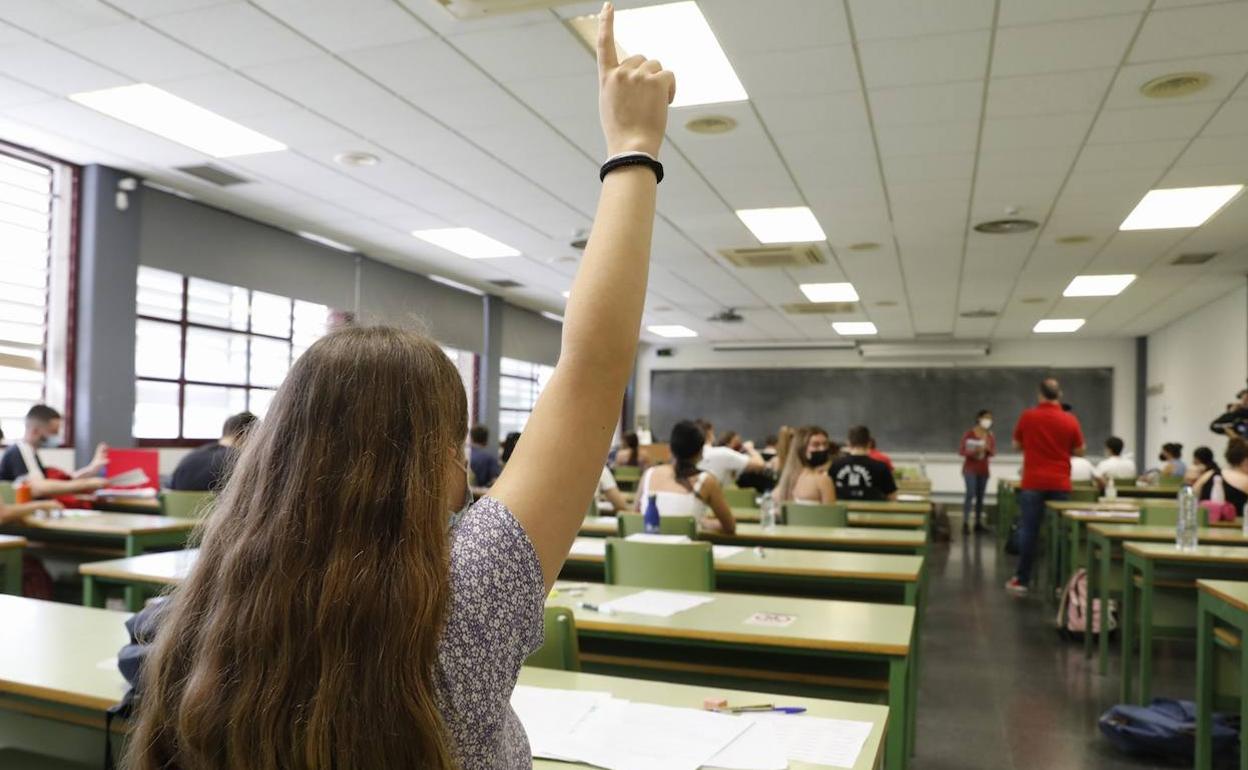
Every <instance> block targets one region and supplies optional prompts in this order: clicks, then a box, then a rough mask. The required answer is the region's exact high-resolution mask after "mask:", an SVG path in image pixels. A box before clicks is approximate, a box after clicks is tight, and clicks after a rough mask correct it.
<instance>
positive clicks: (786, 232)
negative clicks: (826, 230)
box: [737, 206, 828, 244]
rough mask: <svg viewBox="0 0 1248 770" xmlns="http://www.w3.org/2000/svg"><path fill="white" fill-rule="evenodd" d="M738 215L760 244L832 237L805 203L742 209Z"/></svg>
mask: <svg viewBox="0 0 1248 770" xmlns="http://www.w3.org/2000/svg"><path fill="white" fill-rule="evenodd" d="M737 217H738V218H740V220H741V221H742V222H744V223H745V226H746V227H748V228H750V232H751V233H754V237H755V238H757V239H758V241H759V243H769V244H770V243H814V242H815V241H826V240H827V239H828V236H826V235H824V234H823V228H822V227H820V226H819V220H817V219H815V214H814V212H812V211H811V210H810V209H808V208H806V207H805V206H793V207H789V208H775V209H741V210H739V211H737Z"/></svg>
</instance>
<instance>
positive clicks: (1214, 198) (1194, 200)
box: [1118, 184, 1244, 230]
mask: <svg viewBox="0 0 1248 770" xmlns="http://www.w3.org/2000/svg"><path fill="white" fill-rule="evenodd" d="M1243 189H1244V186H1243V185H1242V184H1224V185H1217V186H1215V187H1172V188H1169V189H1166V190H1149V191H1148V192H1147V193H1146V194H1145V195H1144V197H1143V198H1141V199H1140V202H1139V203H1137V204H1136V205H1135V209H1133V210H1132V211H1131V213H1130V214H1128V215H1127V218H1126V219H1124V220H1122V224H1121V225H1118V229H1119V230H1168V229H1172V228H1178V227H1200V226H1201V225H1203V224H1204V223H1205V222H1207V221H1209V219H1210V218H1212V217H1213V215H1214V214H1217V213H1218V211H1219V210H1221V208H1222V207H1223V206H1225V205H1226V204H1228V203H1230V202H1231V200H1232V199H1233V198H1234V197H1235V196H1236V195H1239V193H1240V191H1241V190H1243Z"/></svg>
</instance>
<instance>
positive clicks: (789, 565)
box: [84, 537, 923, 583]
mask: <svg viewBox="0 0 1248 770" xmlns="http://www.w3.org/2000/svg"><path fill="white" fill-rule="evenodd" d="M576 540H577V542H578V543H589V544H593V543H605V541H604V540H602V539H601V538H595V537H578V538H577V539H576ZM183 553H185V552H183ZM160 555H162V556H163V555H164V554H160ZM142 558H145V557H142V556H140V557H137V558H135V559H120V560H118V561H116V562H102V563H101V564H119V565H120V564H122V563H124V562H134V561H137V560H138V559H142ZM605 560H606V557H605V556H604V555H602V554H599V553H592V554H590V553H576V552H575V551H574V552H573V553H571V554H569V555H568V561H569V562H570V563H573V564H576V563H581V564H601V563H603V562H604V561H605ZM85 566H96V565H84V567H85ZM715 571H716V572H727V573H735V574H749V573H753V574H762V575H795V576H804V577H812V578H839V579H843V580H886V581H894V582H904V583H913V582H916V581H917V580H918V579H919V576H920V575H921V574H922V572H923V557H922V556H909V555H905V554H886V553H854V552H852V551H803V550H799V549H796V548H773V549H771V550H764V551H763V552H762V555H759V550H758V549H755V548H745V549H744V550H742V551H740V552H739V553H735V554H733V555H732V556H728V557H726V558H718V557H717V558H716V559H715ZM84 574H86V573H85V570H84Z"/></svg>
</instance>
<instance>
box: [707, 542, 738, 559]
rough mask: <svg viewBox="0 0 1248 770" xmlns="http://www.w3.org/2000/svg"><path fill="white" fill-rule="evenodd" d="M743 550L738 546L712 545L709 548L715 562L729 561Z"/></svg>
mask: <svg viewBox="0 0 1248 770" xmlns="http://www.w3.org/2000/svg"><path fill="white" fill-rule="evenodd" d="M744 550H745V549H744V548H742V547H741V546H739V545H713V546H711V554H712V556H713V557H714V558H715V560H716V561H718V560H720V559H729V558H731V557H733V556H736V555H737V554H739V553H741V552H742V551H744Z"/></svg>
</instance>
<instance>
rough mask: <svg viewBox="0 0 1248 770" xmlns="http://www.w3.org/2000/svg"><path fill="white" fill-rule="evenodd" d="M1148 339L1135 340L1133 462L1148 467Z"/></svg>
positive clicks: (1142, 468) (1139, 338)
mask: <svg viewBox="0 0 1248 770" xmlns="http://www.w3.org/2000/svg"><path fill="white" fill-rule="evenodd" d="M1147 432H1148V337H1146V336H1145V337H1136V338H1135V461H1136V462H1137V463H1139V465H1140V470H1141V471H1142V470H1144V469H1145V468H1147V467H1148V436H1146V435H1145V433H1147Z"/></svg>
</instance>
